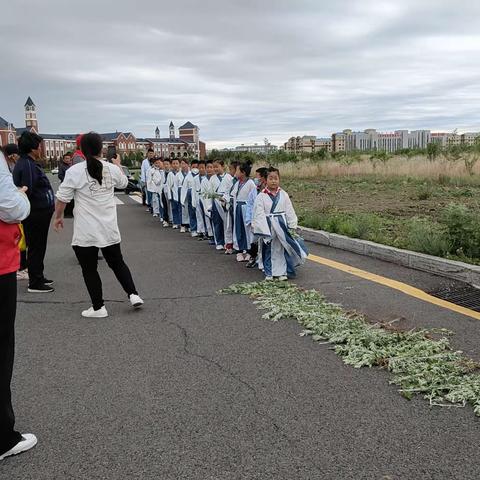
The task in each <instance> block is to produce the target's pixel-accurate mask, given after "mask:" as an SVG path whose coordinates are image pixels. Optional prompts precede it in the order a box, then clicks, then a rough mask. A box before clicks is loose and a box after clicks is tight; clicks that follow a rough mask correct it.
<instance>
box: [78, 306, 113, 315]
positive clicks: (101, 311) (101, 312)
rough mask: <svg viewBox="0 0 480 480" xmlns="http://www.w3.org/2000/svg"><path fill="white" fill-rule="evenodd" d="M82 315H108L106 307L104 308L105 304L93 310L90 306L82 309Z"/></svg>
mask: <svg viewBox="0 0 480 480" xmlns="http://www.w3.org/2000/svg"><path fill="white" fill-rule="evenodd" d="M82 317H87V318H105V317H108V312H107V309H106V308H105V305H104V306H103V307H102V308H99V309H98V310H94V309H93V307H90V308H89V309H88V310H84V311H83V312H82Z"/></svg>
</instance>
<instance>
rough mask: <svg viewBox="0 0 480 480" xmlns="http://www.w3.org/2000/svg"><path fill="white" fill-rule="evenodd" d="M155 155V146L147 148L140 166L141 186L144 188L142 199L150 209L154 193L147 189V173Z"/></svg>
mask: <svg viewBox="0 0 480 480" xmlns="http://www.w3.org/2000/svg"><path fill="white" fill-rule="evenodd" d="M154 155H155V152H154V151H153V148H149V149H148V150H147V157H146V158H144V159H143V162H142V166H141V168H140V188H141V189H142V201H143V205H148V210H149V211H150V208H151V206H152V195H151V193H150V192H149V191H148V190H147V173H148V171H149V170H150V167H151V166H152V160H153V157H154Z"/></svg>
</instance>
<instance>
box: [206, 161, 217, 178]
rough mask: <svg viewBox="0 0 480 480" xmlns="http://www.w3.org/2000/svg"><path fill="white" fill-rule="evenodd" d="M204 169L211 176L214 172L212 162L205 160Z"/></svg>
mask: <svg viewBox="0 0 480 480" xmlns="http://www.w3.org/2000/svg"><path fill="white" fill-rule="evenodd" d="M205 171H206V172H207V175H208V176H209V177H211V176H212V175H213V174H214V173H215V168H214V167H213V162H206V163H205Z"/></svg>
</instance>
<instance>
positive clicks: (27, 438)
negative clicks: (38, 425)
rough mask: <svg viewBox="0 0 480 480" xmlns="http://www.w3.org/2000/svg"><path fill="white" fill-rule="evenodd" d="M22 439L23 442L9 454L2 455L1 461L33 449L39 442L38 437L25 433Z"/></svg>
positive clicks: (0, 456)
mask: <svg viewBox="0 0 480 480" xmlns="http://www.w3.org/2000/svg"><path fill="white" fill-rule="evenodd" d="M22 438H23V440H20V441H19V442H18V443H17V444H16V445H15V446H14V447H13V448H11V449H10V450H9V451H8V452H5V453H4V454H3V455H0V460H3V459H4V458H7V457H10V456H12V455H18V454H19V453H22V452H26V451H27V450H30V449H31V448H33V447H34V446H35V445H36V444H37V442H38V440H37V437H36V436H35V435H34V434H33V433H23V434H22Z"/></svg>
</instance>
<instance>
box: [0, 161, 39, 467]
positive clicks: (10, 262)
mask: <svg viewBox="0 0 480 480" xmlns="http://www.w3.org/2000/svg"><path fill="white" fill-rule="evenodd" d="M29 213H30V203H29V201H28V197H27V196H26V195H25V188H23V189H18V188H17V187H16V186H15V184H14V183H13V180H12V174H11V173H10V172H9V170H8V166H7V163H6V161H5V158H4V156H3V154H2V153H1V152H0V251H1V252H2V254H1V255H0V460H3V459H4V458H6V457H9V456H10V455H16V454H17V453H21V452H24V451H26V450H29V449H30V448H32V447H34V446H35V444H36V443H37V439H36V437H35V435H32V434H29V433H26V434H24V435H21V434H20V433H19V432H17V431H15V415H14V413H13V407H12V394H11V389H10V383H11V381H12V372H13V359H14V354H15V316H16V310H17V277H16V272H17V270H18V267H19V265H20V250H19V249H18V242H19V240H20V229H19V228H18V224H19V222H21V221H22V220H24V219H25V218H26V217H27V216H28V214H29Z"/></svg>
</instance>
